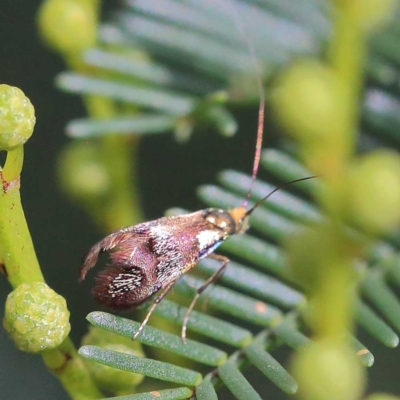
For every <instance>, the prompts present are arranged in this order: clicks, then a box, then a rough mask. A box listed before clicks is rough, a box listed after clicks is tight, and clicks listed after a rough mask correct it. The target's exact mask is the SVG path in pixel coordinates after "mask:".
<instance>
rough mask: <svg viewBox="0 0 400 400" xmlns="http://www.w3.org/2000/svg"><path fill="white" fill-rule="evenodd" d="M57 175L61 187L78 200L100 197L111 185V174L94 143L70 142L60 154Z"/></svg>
mask: <svg viewBox="0 0 400 400" xmlns="http://www.w3.org/2000/svg"><path fill="white" fill-rule="evenodd" d="M57 175H58V181H59V184H60V186H61V189H62V190H63V191H64V192H65V193H66V194H67V195H68V196H70V197H71V198H72V199H75V200H78V201H91V200H93V199H98V198H99V197H101V196H103V195H105V194H106V193H107V192H108V190H109V189H110V186H111V181H110V176H109V174H108V172H107V169H106V168H105V167H104V165H103V164H102V163H101V162H100V160H99V154H98V148H97V147H96V145H95V144H93V143H87V142H83V141H82V142H81V141H75V142H71V143H69V144H68V145H67V146H66V147H65V148H64V149H63V151H62V152H61V154H60V157H59V160H58V166H57Z"/></svg>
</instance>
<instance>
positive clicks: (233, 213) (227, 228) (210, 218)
mask: <svg viewBox="0 0 400 400" xmlns="http://www.w3.org/2000/svg"><path fill="white" fill-rule="evenodd" d="M237 210H240V211H237ZM245 212H246V210H245V209H244V208H235V209H233V210H229V211H227V210H223V209H220V208H208V209H207V210H206V214H205V216H204V219H205V220H206V221H207V222H209V223H210V224H212V225H213V226H215V227H217V228H218V229H221V230H222V231H223V232H225V233H226V234H227V235H233V234H235V233H241V232H242V230H241V228H242V217H244V214H245Z"/></svg>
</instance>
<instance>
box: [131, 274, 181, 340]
mask: <svg viewBox="0 0 400 400" xmlns="http://www.w3.org/2000/svg"><path fill="white" fill-rule="evenodd" d="M175 282H176V280H174V281H172V282H170V283H168V285H167V286H165V288H164V290H163V291H162V292H161V294H160V295H159V296H158V297H157V298H156V299H155V300H154V302H153V304H152V305H151V307H150V310H149V311H148V313H147V315H146V317H145V319H144V320H143V322H142V323H141V324H140V326H139V328H138V330H137V331H136V332H135V334H134V335H133V336H132V340H135V339H136V338H137V337H138V336H139V334H140V332H142V330H143V328H144V327H145V326H146V324H147V322H148V321H149V319H150V317H151V314H153V311H154V309H155V308H156V307H157V304H159V303H160V302H161V300H162V299H163V298H164V297H165V296H166V295H167V293H168V292H169V290H170V289H171V288H172V286H174V284H175Z"/></svg>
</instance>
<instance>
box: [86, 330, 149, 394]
mask: <svg viewBox="0 0 400 400" xmlns="http://www.w3.org/2000/svg"><path fill="white" fill-rule="evenodd" d="M82 345H93V346H99V347H102V348H103V349H107V350H113V351H118V352H120V353H125V354H131V355H134V356H138V357H143V356H144V353H143V351H142V349H141V346H140V343H138V342H135V341H132V340H131V339H128V338H125V337H122V336H119V335H116V334H114V333H111V332H107V331H105V330H104V329H100V328H96V327H91V328H90V330H89V333H88V334H87V335H86V336H85V337H84V338H83V339H82ZM85 363H86V365H87V367H88V369H89V371H90V374H91V376H92V377H93V378H94V379H95V380H96V383H97V384H98V385H99V387H101V388H102V389H103V390H108V391H110V392H112V393H115V394H118V395H124V394H129V393H132V391H133V390H134V389H135V387H136V386H137V385H139V383H141V382H142V381H143V378H144V376H143V375H140V374H135V373H132V372H128V371H121V370H118V369H115V368H111V367H109V366H107V365H102V364H99V363H96V362H93V361H89V360H85Z"/></svg>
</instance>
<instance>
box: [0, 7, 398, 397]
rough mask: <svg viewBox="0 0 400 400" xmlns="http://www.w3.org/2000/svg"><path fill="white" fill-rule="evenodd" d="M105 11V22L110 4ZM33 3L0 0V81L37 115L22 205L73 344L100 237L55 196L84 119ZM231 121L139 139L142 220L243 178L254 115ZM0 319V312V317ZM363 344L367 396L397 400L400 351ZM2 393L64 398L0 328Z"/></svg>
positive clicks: (4, 289)
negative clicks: (87, 268) (65, 87)
mask: <svg viewBox="0 0 400 400" xmlns="http://www.w3.org/2000/svg"><path fill="white" fill-rule="evenodd" d="M105 3H107V4H106V5H105V9H104V10H103V13H104V15H107V13H110V12H111V11H112V9H113V8H114V7H117V6H118V4H117V2H115V1H114V2H113V1H110V0H108V1H107V2H105ZM39 4H40V1H38V0H29V1H28V0H1V4H0V40H1V46H0V83H7V84H9V85H14V86H17V87H19V88H21V89H22V90H23V91H24V92H25V94H26V95H27V96H28V97H29V98H30V99H31V102H32V103H33V105H34V106H35V109H36V117H37V123H36V128H35V132H34V134H33V136H32V138H31V139H30V140H29V142H28V144H27V145H26V146H25V152H26V156H25V164H24V170H23V174H22V185H21V192H22V201H23V205H24V209H25V213H26V217H27V221H28V224H29V226H30V230H31V234H32V237H33V240H34V244H35V247H36V251H37V254H38V258H39V261H40V263H41V266H42V269H43V273H44V275H45V278H46V280H47V282H48V283H49V285H50V286H51V287H53V288H54V289H55V290H56V291H57V292H58V293H60V294H62V295H63V296H64V297H65V298H66V299H67V301H68V305H69V308H70V310H71V314H72V319H71V323H72V327H73V329H72V333H71V336H72V339H73V340H74V341H75V343H76V344H77V345H78V344H79V340H80V337H81V336H82V335H83V334H84V333H85V331H86V326H87V325H86V321H85V316H86V315H87V313H88V312H90V311H92V310H97V309H99V307H98V306H97V305H96V304H95V303H94V302H93V300H92V299H91V297H90V287H91V284H92V280H91V279H89V280H88V281H87V282H85V283H84V284H82V285H78V282H77V269H78V267H79V264H80V261H81V258H82V256H83V254H84V253H85V252H86V251H87V250H88V248H89V247H90V246H91V245H92V244H93V243H94V242H95V241H96V240H98V239H99V238H100V236H101V234H100V233H99V232H97V231H96V229H95V226H94V225H93V223H92V222H91V220H90V219H89V217H88V216H87V215H86V214H85V213H84V212H83V211H81V210H80V209H79V208H77V207H75V206H73V205H71V203H70V202H69V201H68V200H67V199H65V197H64V196H63V195H62V194H61V193H60V192H59V191H58V189H57V182H56V178H55V174H54V171H55V165H56V160H57V155H58V154H59V152H60V150H61V149H62V147H63V145H64V144H65V143H66V142H67V141H68V140H69V139H68V138H67V137H66V136H65V135H64V127H65V125H66V124H67V122H68V121H70V120H71V119H73V118H77V117H83V116H84V115H85V111H84V108H83V105H82V103H81V101H80V98H79V97H78V96H72V95H67V94H64V93H62V92H60V91H59V90H57V89H55V87H54V84H53V80H54V77H55V76H56V74H57V73H59V72H60V71H63V70H64V69H65V67H64V65H63V62H62V60H61V58H60V57H59V56H58V55H56V54H54V53H53V52H52V51H50V50H49V49H47V48H46V47H45V46H44V45H43V44H42V43H41V41H40V39H39V38H38V34H37V29H36V21H35V16H36V12H37V8H38V6H39ZM234 111H237V110H234ZM236 114H237V116H238V119H239V124H240V127H241V129H240V130H239V132H238V134H237V135H236V136H235V137H234V138H231V139H227V138H223V137H221V136H219V135H217V134H215V132H202V133H197V134H195V136H194V137H192V139H191V140H190V142H189V143H186V144H177V143H176V142H175V141H174V138H173V136H172V135H159V136H150V137H147V138H145V139H143V140H142V141H141V144H140V152H139V153H140V157H139V172H140V177H139V182H140V194H141V201H142V207H143V210H144V212H145V215H146V219H154V218H158V217H160V216H161V215H162V214H163V212H164V210H166V209H167V208H169V207H173V206H180V207H185V208H188V209H192V210H195V209H199V208H202V207H204V205H202V204H201V202H200V201H199V200H198V199H197V198H196V195H195V189H196V187H197V186H198V185H199V184H202V183H206V182H213V181H214V178H215V175H216V173H217V172H218V171H219V170H221V169H223V168H235V169H237V170H242V171H246V172H250V170H251V165H252V157H253V151H254V150H253V149H254V139H255V129H256V115H257V114H256V110H255V109H250V108H249V109H246V110H240V115H238V113H237V112H236ZM268 131H269V130H268V128H267V129H266V132H268ZM274 142H275V138H274V137H272V135H271V134H268V133H267V134H266V136H265V142H264V143H265V145H268V144H271V143H274ZM0 278H1V277H0ZM9 290H10V288H9V285H8V282H7V281H6V280H5V279H0V304H4V301H5V298H6V296H7V294H8V292H9ZM3 315H4V310H3V308H1V309H0V319H2V318H3ZM361 340H362V342H363V343H364V344H365V345H366V346H367V347H368V348H369V349H370V350H371V351H372V353H373V354H374V355H375V357H376V361H375V365H374V366H373V367H372V368H371V369H370V370H369V375H370V384H369V391H371V392H374V391H386V392H391V393H394V394H400V379H399V378H398V377H399V374H400V362H399V360H400V351H399V350H389V349H386V348H384V347H382V346H381V345H379V344H378V343H377V342H375V341H373V340H372V339H371V338H370V337H369V336H366V335H365V337H364V335H362V333H361ZM259 392H260V393H263V392H265V393H266V394H265V398H274V399H280V398H285V395H283V394H282V393H281V392H279V391H278V390H277V389H275V388H274V387H272V385H268V386H267V387H265V390H259ZM0 393H1V394H0V398H1V399H11V400H14V399H28V398H29V399H32V400H34V399H41V400H47V399H60V400H62V399H67V395H66V394H65V393H64V391H63V390H62V388H61V386H60V384H59V383H58V381H57V380H56V379H55V378H53V377H52V376H51V375H49V373H48V371H47V369H46V368H45V367H44V365H43V364H42V360H41V359H40V358H39V357H37V356H34V355H29V354H26V353H22V352H19V351H17V350H16V349H15V348H14V345H13V343H12V342H11V340H10V339H8V337H7V335H6V333H5V332H4V330H2V329H1V330H0ZM224 393H226V392H224ZM223 396H224V394H221V398H225V397H223ZM226 398H228V394H226Z"/></svg>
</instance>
